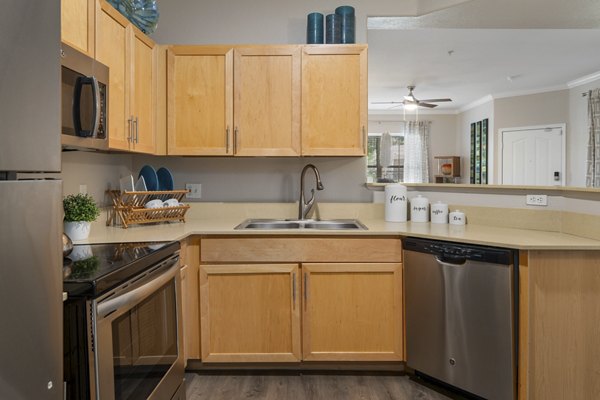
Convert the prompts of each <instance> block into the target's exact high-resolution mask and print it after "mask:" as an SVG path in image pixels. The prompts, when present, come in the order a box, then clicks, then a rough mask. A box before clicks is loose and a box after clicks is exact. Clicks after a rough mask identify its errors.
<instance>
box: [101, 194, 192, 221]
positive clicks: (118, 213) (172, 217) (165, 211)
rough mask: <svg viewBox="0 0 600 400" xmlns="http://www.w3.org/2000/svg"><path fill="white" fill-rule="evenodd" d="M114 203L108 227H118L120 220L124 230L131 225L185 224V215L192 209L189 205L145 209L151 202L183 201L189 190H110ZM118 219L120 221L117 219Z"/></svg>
mask: <svg viewBox="0 0 600 400" xmlns="http://www.w3.org/2000/svg"><path fill="white" fill-rule="evenodd" d="M107 192H108V194H109V195H110V198H111V200H112V202H113V206H112V210H111V211H110V212H109V215H108V219H107V220H106V225H107V226H108V225H111V224H113V225H116V224H117V223H118V222H119V220H120V221H121V223H122V225H123V228H127V227H128V226H129V225H131V224H149V223H155V222H165V221H180V222H185V213H186V212H187V210H188V209H189V208H190V206H189V205H187V204H181V203H180V205H178V206H176V207H161V208H145V207H144V204H146V203H147V202H149V201H150V200H155V199H158V200H161V201H165V200H167V199H177V201H179V202H181V199H183V197H184V196H185V195H186V193H188V192H189V190H187V189H186V190H165V191H144V192H121V191H120V190H108V191H107ZM117 218H118V219H117Z"/></svg>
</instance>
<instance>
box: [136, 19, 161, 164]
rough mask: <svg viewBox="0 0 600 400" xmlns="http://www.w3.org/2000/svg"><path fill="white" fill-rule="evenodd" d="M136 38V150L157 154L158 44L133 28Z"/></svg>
mask: <svg viewBox="0 0 600 400" xmlns="http://www.w3.org/2000/svg"><path fill="white" fill-rule="evenodd" d="M131 30H132V36H133V44H132V49H133V51H132V53H131V67H132V68H131V73H132V79H131V83H132V87H131V88H130V90H131V94H132V95H131V102H130V106H131V107H130V114H131V116H132V117H133V118H134V121H135V123H134V125H133V140H132V143H133V146H132V148H133V150H135V151H137V152H142V153H150V154H152V153H154V152H155V150H156V135H155V130H154V127H155V123H154V122H155V121H154V117H155V115H156V113H155V112H154V110H155V107H156V104H155V99H156V94H155V78H156V76H155V74H156V64H155V57H154V48H155V43H154V42H153V41H152V40H150V39H149V38H148V37H147V36H146V35H144V34H143V33H142V32H141V31H139V30H137V29H135V28H133V27H132V28H131Z"/></svg>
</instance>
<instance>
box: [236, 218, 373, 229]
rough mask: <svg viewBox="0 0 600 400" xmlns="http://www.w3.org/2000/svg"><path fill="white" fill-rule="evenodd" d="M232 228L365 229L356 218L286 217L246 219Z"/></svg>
mask: <svg viewBox="0 0 600 400" xmlns="http://www.w3.org/2000/svg"><path fill="white" fill-rule="evenodd" d="M234 229H256V230H278V229H299V230H304V229H317V230H367V229H368V228H367V227H366V226H364V225H363V224H362V223H361V222H360V221H359V220H357V219H330V220H313V219H307V220H287V219H247V220H245V221H244V222H242V223H241V224H239V225H238V226H236V227H235V228H234Z"/></svg>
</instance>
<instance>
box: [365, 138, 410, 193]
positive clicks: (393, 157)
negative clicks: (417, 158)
mask: <svg viewBox="0 0 600 400" xmlns="http://www.w3.org/2000/svg"><path fill="white" fill-rule="evenodd" d="M381 138H382V133H369V136H368V141H367V182H369V183H390V182H402V181H403V177H404V135H403V134H401V133H390V139H391V140H390V142H391V143H390V146H389V149H387V150H386V149H382V140H381ZM384 147H385V146H384ZM385 151H389V159H388V160H386V155H385V154H384V152H385ZM384 163H385V164H388V165H383V164H384Z"/></svg>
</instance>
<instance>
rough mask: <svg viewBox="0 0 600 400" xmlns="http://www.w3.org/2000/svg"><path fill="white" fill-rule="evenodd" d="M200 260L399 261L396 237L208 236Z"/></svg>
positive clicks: (400, 244)
mask: <svg viewBox="0 0 600 400" xmlns="http://www.w3.org/2000/svg"><path fill="white" fill-rule="evenodd" d="M200 254H201V262H203V263H205V262H211V263H220V262H261V263H264V262H300V263H302V262H401V261H402V243H401V240H400V238H398V237H389V236H388V237H343V238H341V237H340V238H331V237H328V238H322V237H319V238H315V237H309V238H306V237H211V238H206V239H202V241H201V251H200Z"/></svg>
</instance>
